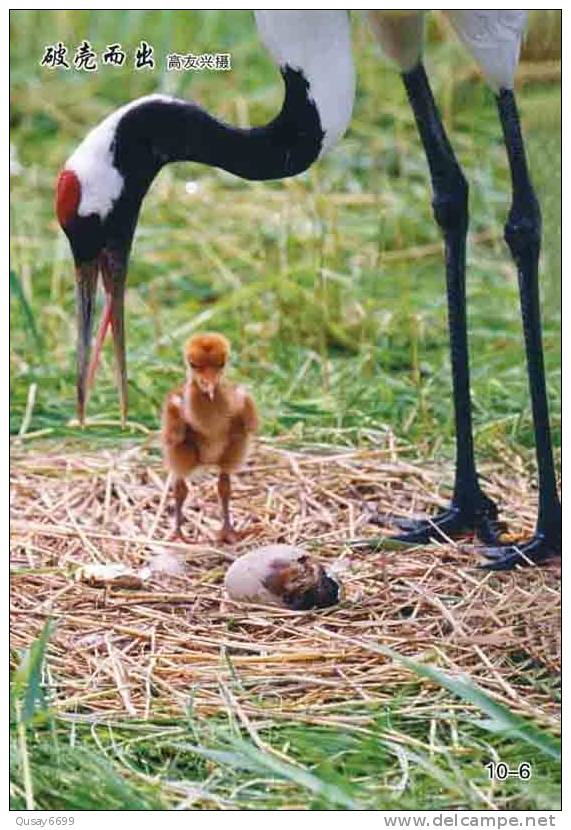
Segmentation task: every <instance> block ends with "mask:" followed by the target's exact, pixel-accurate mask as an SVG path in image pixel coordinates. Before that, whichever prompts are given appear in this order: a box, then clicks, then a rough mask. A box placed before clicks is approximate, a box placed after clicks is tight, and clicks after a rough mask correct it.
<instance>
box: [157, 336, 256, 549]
mask: <svg viewBox="0 0 571 830" xmlns="http://www.w3.org/2000/svg"><path fill="white" fill-rule="evenodd" d="M229 358H230V344H229V342H228V340H227V339H226V338H225V337H223V335H221V334H217V333H215V332H211V333H206V334H198V335H195V336H194V337H191V338H190V340H189V341H188V342H187V343H186V345H185V348H184V361H185V364H186V369H187V378H186V382H185V383H184V384H183V385H182V386H179V387H177V388H176V389H173V390H172V392H170V393H169V394H168V395H167V398H166V401H165V404H164V407H163V412H162V423H161V439H162V445H163V456H164V460H165V465H166V467H167V469H168V470H169V472H171V473H172V474H173V475H174V484H173V490H174V496H175V531H174V537H175V538H180V539H184V536H183V533H182V523H183V513H182V507H183V504H184V501H185V499H186V497H187V495H188V486H187V484H186V481H185V479H186V476H188V475H190V473H191V472H193V471H194V470H195V469H197V468H198V467H201V466H204V465H206V466H210V465H212V466H214V467H217V468H218V472H219V475H218V496H219V499H220V504H221V507H222V530H221V532H220V539H221V541H223V542H228V543H233V542H236V541H237V539H238V534H237V533H236V531H235V530H234V528H233V526H232V520H231V518H230V496H231V487H230V474H231V473H233V472H235V471H237V470H238V469H239V468H240V467H241V466H242V465H243V464H244V462H245V460H246V457H247V454H248V450H249V447H250V444H251V440H252V438H253V436H254V433H255V432H256V431H257V429H258V414H257V411H256V406H255V404H254V401H253V400H252V398H251V396H250V395H249V394H248V393H247V392H246V390H245V389H243V388H242V387H241V386H237V385H236V384H234V383H230V382H229V381H227V380H226V379H225V378H224V377H223V375H224V370H225V368H226V366H227V364H228V360H229Z"/></svg>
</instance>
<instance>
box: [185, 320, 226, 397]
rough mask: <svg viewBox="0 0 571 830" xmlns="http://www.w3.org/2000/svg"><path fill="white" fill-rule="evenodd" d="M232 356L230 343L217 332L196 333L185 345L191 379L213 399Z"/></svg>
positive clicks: (186, 360) (186, 361)
mask: <svg viewBox="0 0 571 830" xmlns="http://www.w3.org/2000/svg"><path fill="white" fill-rule="evenodd" d="M229 358H230V343H229V342H228V340H227V339H226V338H225V337H224V336H223V335H222V334H218V333H216V332H208V333H206V334H195V335H194V336H193V337H191V338H190V340H188V341H187V342H186V344H185V347H184V360H185V363H186V365H187V369H188V373H189V377H190V379H191V380H192V381H193V382H194V383H196V385H197V386H198V388H199V389H200V391H201V392H203V393H204V394H205V395H208V397H209V398H210V399H211V400H213V399H214V396H215V394H216V389H217V387H218V384H219V383H220V380H221V378H222V374H223V372H224V369H225V367H226V364H227V363H228V360H229Z"/></svg>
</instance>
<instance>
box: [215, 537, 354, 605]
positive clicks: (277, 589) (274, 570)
mask: <svg viewBox="0 0 571 830" xmlns="http://www.w3.org/2000/svg"><path fill="white" fill-rule="evenodd" d="M224 586H225V588H226V593H227V595H228V597H229V598H230V599H235V600H243V601H246V602H257V603H262V604H264V605H279V606H282V607H284V608H289V609H291V610H292V611H308V610H309V609H310V608H327V607H329V606H330V605H335V604H336V603H338V602H339V600H340V597H341V585H340V583H339V582H337V581H336V580H335V579H333V577H332V576H330V575H329V574H328V573H327V571H326V570H325V568H324V567H323V565H321V564H320V563H319V562H318V561H317V560H316V559H315V558H314V557H312V556H310V555H309V554H308V553H307V551H305V550H303V549H302V548H297V547H294V546H292V545H266V546H265V547H260V548H255V549H254V550H251V551H250V552H249V553H246V554H245V555H244V556H241V557H240V558H239V559H236V561H235V562H233V563H232V565H231V566H230V567H229V568H228V571H227V572H226V577H225V579H224Z"/></svg>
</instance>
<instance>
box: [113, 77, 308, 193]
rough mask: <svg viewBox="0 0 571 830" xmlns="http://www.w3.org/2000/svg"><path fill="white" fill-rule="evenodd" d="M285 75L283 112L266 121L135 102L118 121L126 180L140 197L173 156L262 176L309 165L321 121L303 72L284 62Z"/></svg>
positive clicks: (118, 155)
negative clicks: (254, 123) (247, 124)
mask: <svg viewBox="0 0 571 830" xmlns="http://www.w3.org/2000/svg"><path fill="white" fill-rule="evenodd" d="M282 76H283V79H284V83H285V98H284V103H283V106H282V109H281V112H280V113H279V115H278V116H277V117H276V118H275V119H274V120H273V121H271V122H270V123H269V124H267V125H266V126H264V127H254V128H253V129H249V130H246V129H239V128H237V127H232V126H229V125H228V124H225V123H224V122H222V121H218V120H217V119H216V118H214V117H213V116H211V115H209V114H208V113H207V112H205V111H204V110H203V109H201V108H200V107H199V106H197V105H196V104H194V103H191V102H189V101H183V100H178V99H170V100H161V99H151V100H148V101H142V102H141V104H140V105H139V106H135V107H133V108H132V109H131V110H129V111H128V112H127V113H126V114H125V115H124V116H123V118H122V119H121V121H120V122H119V124H118V127H117V133H116V137H115V142H114V147H113V151H114V163H115V166H116V167H117V169H118V170H119V171H120V172H121V173H122V174H123V175H124V176H125V178H126V184H127V186H129V185H131V187H132V188H133V189H134V190H138V191H139V194H138V195H139V196H141V197H142V196H143V195H144V192H146V190H147V188H148V187H149V185H150V183H151V182H152V180H153V178H154V177H155V176H156V174H157V173H158V171H159V170H160V168H161V167H162V166H163V165H164V164H168V163H169V162H173V161H195V162H200V163H202V164H208V165H210V166H212V167H220V168H222V169H223V170H227V171H228V172H230V173H234V174H235V175H237V176H240V177H241V178H244V179H252V180H260V181H261V180H266V179H281V178H285V177H287V176H295V175H296V174H298V173H301V172H302V171H303V170H305V169H307V167H309V165H310V164H311V163H312V162H313V161H315V159H316V158H317V156H318V155H319V151H320V150H321V145H322V141H323V135H324V133H323V129H322V127H321V121H320V119H319V114H318V112H317V108H316V106H315V103H314V102H313V101H312V100H311V99H310V97H309V94H308V89H309V84H308V83H307V81H306V79H305V77H304V76H303V73H302V72H300V71H297V70H293V69H291V68H290V67H285V69H283V70H282ZM141 190H142V191H143V192H142V193H141V192H140V191H141Z"/></svg>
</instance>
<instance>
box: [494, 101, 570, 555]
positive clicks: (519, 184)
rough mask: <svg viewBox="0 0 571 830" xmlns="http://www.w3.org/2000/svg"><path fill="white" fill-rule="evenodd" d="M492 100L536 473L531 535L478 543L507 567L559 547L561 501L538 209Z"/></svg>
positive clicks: (508, 105)
mask: <svg viewBox="0 0 571 830" xmlns="http://www.w3.org/2000/svg"><path fill="white" fill-rule="evenodd" d="M497 100H498V110H499V115H500V120H501V123H502V129H503V132H504V140H505V144H506V149H507V153H508V159H509V164H510V172H511V179H512V193H513V198H512V206H511V210H510V213H509V216H508V221H507V223H506V226H505V239H506V242H507V244H508V247H509V249H510V251H511V254H512V257H513V259H514V261H515V264H516V266H517V275H518V281H519V292H520V300H521V315H522V320H523V332H524V337H525V350H526V357H527V371H528V376H529V389H530V393H531V408H532V413H533V428H534V433H535V448H536V454H537V469H538V479H539V509H538V515H537V526H536V530H535V535H534V537H533V538H532V539H531V540H530V541H529V542H527V543H526V544H523V545H519V546H517V547H515V546H513V545H512V546H508V547H494V548H483V549H482V553H484V555H485V556H487V557H488V558H489V560H490V563H489V564H488V565H487V566H486V567H488V568H492V569H494V570H507V569H509V568H512V567H513V566H514V565H518V564H519V565H526V564H529V563H530V562H532V563H536V562H542V561H543V560H544V559H547V558H548V557H549V556H551V555H553V554H557V553H560V552H561V504H560V502H559V497H558V495H557V484H556V480H555V468H554V464H553V451H552V447H551V434H550V430H549V412H548V406H547V391H546V388H545V369H544V365H543V346H542V340H541V315H540V306H539V287H538V260H539V249H540V242H541V215H540V212H539V205H538V203H537V199H536V197H535V193H534V191H533V186H532V184H531V180H530V178H529V173H528V169H527V163H526V158H525V147H524V142H523V137H522V134H521V128H520V123H519V116H518V112H517V106H516V101H515V97H514V94H513V92H512V91H511V90H508V89H503V90H501V91H500V94H499V95H498V99H497Z"/></svg>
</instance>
